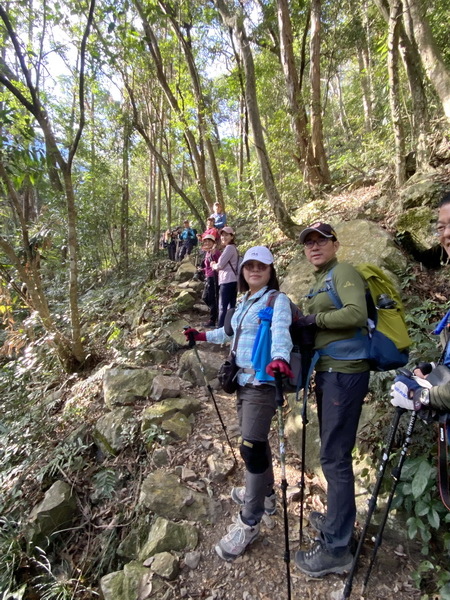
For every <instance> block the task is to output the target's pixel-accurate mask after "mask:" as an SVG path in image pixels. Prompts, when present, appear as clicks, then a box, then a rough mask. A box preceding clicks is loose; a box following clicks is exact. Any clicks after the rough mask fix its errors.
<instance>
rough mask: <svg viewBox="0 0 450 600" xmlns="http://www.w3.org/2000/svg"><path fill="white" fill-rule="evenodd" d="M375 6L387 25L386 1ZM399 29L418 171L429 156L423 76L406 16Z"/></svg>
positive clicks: (387, 10) (408, 19)
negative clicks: (411, 109)
mask: <svg viewBox="0 0 450 600" xmlns="http://www.w3.org/2000/svg"><path fill="white" fill-rule="evenodd" d="M375 4H376V5H377V6H378V9H379V11H380V13H381V14H382V15H383V17H384V19H385V21H386V23H389V3H388V0H375ZM399 27H400V29H399V34H400V53H401V57H402V60H403V64H404V66H405V71H406V75H407V77H408V86H409V91H410V94H411V100H412V107H413V115H412V120H413V131H412V137H413V140H414V146H415V149H416V164H417V168H418V169H424V168H426V166H427V165H428V156H429V150H428V147H427V134H428V131H429V117H428V102H427V97H426V93H425V86H424V74H423V69H422V66H421V60H420V54H419V51H418V49H417V45H416V42H415V39H414V32H413V30H412V24H411V19H410V17H409V15H408V14H405V13H403V19H402V21H400V23H399Z"/></svg>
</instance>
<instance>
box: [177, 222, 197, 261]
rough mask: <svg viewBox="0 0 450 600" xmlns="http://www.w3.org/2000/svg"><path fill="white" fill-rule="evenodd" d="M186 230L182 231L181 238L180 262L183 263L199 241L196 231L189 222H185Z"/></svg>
mask: <svg viewBox="0 0 450 600" xmlns="http://www.w3.org/2000/svg"><path fill="white" fill-rule="evenodd" d="M183 225H184V229H183V230H182V231H181V233H180V235H179V238H180V240H181V247H180V251H179V256H178V260H179V261H182V260H183V258H184V257H185V256H186V254H190V253H191V252H192V249H193V247H194V245H195V242H196V240H197V235H196V233H195V231H194V230H193V229H192V227H191V226H190V224H189V221H188V220H186V221H183Z"/></svg>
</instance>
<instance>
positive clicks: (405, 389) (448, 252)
mask: <svg viewBox="0 0 450 600" xmlns="http://www.w3.org/2000/svg"><path fill="white" fill-rule="evenodd" d="M436 235H437V236H438V238H439V248H440V252H439V254H438V253H437V252H435V255H436V256H440V261H439V262H440V266H444V265H448V264H450V194H447V195H445V196H444V197H443V198H442V200H441V202H440V204H439V206H438V214H437V223H436ZM449 327H450V316H449V317H448V322H447V324H446V326H444V327H443V328H442V332H441V342H442V346H443V348H446V349H447V352H446V354H445V356H444V361H443V362H444V364H446V365H447V366H449V367H450V347H449V344H450V329H449ZM430 367H431V365H430ZM414 375H416V376H418V377H420V378H425V377H426V376H425V375H424V374H423V372H422V371H421V370H420V369H415V370H414ZM391 397H392V399H391V403H392V404H393V405H394V406H399V407H400V408H405V409H406V410H416V411H419V410H421V409H422V408H425V409H431V410H433V409H435V410H439V411H443V412H446V411H449V410H450V383H444V384H442V385H436V386H433V387H432V388H431V389H427V388H424V387H423V386H421V385H420V384H419V383H418V382H417V381H415V380H414V379H409V378H407V377H403V376H401V375H400V376H398V377H396V379H395V381H394V383H393V385H392V387H391Z"/></svg>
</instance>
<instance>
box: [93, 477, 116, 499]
mask: <svg viewBox="0 0 450 600" xmlns="http://www.w3.org/2000/svg"><path fill="white" fill-rule="evenodd" d="M117 481H118V479H117V473H116V471H115V470H114V469H103V470H101V471H99V472H98V473H96V474H95V475H94V476H93V478H92V483H93V485H94V492H93V494H92V496H91V497H92V499H93V500H103V499H111V498H112V497H113V494H114V490H115V488H116V486H117Z"/></svg>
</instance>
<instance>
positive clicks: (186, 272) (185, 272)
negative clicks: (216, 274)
mask: <svg viewBox="0 0 450 600" xmlns="http://www.w3.org/2000/svg"><path fill="white" fill-rule="evenodd" d="M196 273H197V267H196V266H195V265H194V264H192V263H191V261H190V259H189V258H188V259H186V260H183V261H182V263H181V264H180V266H179V267H178V269H177V272H176V273H175V279H176V281H180V282H182V281H189V280H190V279H192V278H193V277H194V275H195V274H196Z"/></svg>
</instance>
